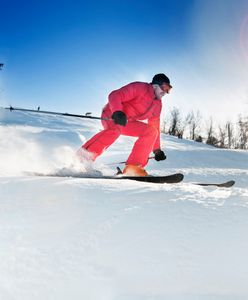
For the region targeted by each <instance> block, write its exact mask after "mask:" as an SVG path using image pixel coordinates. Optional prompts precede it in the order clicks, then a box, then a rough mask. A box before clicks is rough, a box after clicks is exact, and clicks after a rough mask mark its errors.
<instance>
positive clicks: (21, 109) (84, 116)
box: [5, 106, 110, 121]
mask: <svg viewBox="0 0 248 300" xmlns="http://www.w3.org/2000/svg"><path fill="white" fill-rule="evenodd" d="M5 109H8V110H10V111H14V110H16V111H24V112H31V113H39V114H47V115H56V116H66V117H76V118H83V119H93V120H105V121H108V120H110V119H109V118H101V117H94V116H87V115H78V114H68V113H61V112H55V111H46V110H39V109H37V110H35V109H27V108H18V107H12V106H10V107H5Z"/></svg>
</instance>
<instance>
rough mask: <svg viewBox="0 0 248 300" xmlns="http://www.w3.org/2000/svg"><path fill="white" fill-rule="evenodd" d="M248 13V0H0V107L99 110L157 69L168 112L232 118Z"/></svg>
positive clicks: (239, 93) (247, 93) (243, 97)
mask: <svg viewBox="0 0 248 300" xmlns="http://www.w3.org/2000/svg"><path fill="white" fill-rule="evenodd" d="M247 16H248V1H247V0H208V1H203V0H195V1H190V0H174V1H167V0H164V1H160V0H158V1H140V0H136V1H131V0H127V1H124V0H123V1H121V0H116V1H97V2H90V1H61V0H60V1H58V0H55V1H51V0H50V1H46V0H44V1H11V0H8V1H2V2H1V19H0V28H1V29H0V33H1V35H0V36H1V40H0V62H3V63H4V64H5V66H4V69H3V70H2V71H0V106H5V105H9V104H11V105H13V106H19V107H29V108H36V107H37V106H41V108H42V109H44V110H58V111H63V112H65V111H66V112H74V113H85V112H88V111H92V112H93V113H94V114H96V115H99V114H100V112H101V108H102V106H103V105H104V103H106V101H107V96H108V94H109V93H110V92H111V90H113V89H117V88H119V87H120V86H122V85H124V84H127V83H129V82H131V81H136V80H140V81H148V82H149V81H150V80H151V78H152V76H153V75H154V74H156V73H160V72H164V73H165V74H167V75H168V76H169V78H170V79H171V82H172V85H173V87H174V88H173V90H172V92H171V94H170V95H169V96H168V97H166V98H165V99H164V102H165V105H164V108H165V111H167V112H168V111H169V109H170V108H172V107H173V106H177V107H179V108H180V109H181V110H182V112H184V113H187V112H189V111H190V110H192V109H193V110H195V111H196V110H197V109H199V110H200V111H201V112H202V114H203V115H204V114H205V115H206V116H213V117H214V118H217V119H219V120H222V119H226V118H232V117H234V116H236V115H237V114H238V113H242V112H244V111H248V110H247V108H248V72H247V70H248V21H247ZM234 104H235V105H234Z"/></svg>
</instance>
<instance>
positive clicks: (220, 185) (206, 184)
mask: <svg viewBox="0 0 248 300" xmlns="http://www.w3.org/2000/svg"><path fill="white" fill-rule="evenodd" d="M194 184H195V185H200V186H216V187H223V188H229V187H231V186H233V185H234V184H235V181H234V180H229V181H226V182H222V183H198V182H196V183H194Z"/></svg>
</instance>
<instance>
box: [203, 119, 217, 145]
mask: <svg viewBox="0 0 248 300" xmlns="http://www.w3.org/2000/svg"><path fill="white" fill-rule="evenodd" d="M214 135H215V133H214V125H213V118H212V117H211V118H210V120H209V123H208V125H207V141H206V143H207V144H209V145H212V146H217V145H218V143H219V141H218V139H217V138H216V137H215V136H214Z"/></svg>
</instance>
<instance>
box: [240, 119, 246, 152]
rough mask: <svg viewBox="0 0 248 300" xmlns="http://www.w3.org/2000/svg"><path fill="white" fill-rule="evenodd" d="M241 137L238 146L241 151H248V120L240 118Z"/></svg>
mask: <svg viewBox="0 0 248 300" xmlns="http://www.w3.org/2000/svg"><path fill="white" fill-rule="evenodd" d="M238 125H239V137H238V140H239V142H238V145H239V148H240V149H244V150H246V149H248V118H242V117H241V116H239V121H238Z"/></svg>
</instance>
